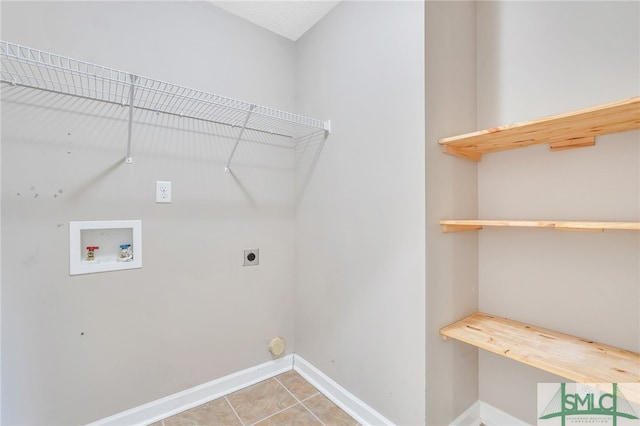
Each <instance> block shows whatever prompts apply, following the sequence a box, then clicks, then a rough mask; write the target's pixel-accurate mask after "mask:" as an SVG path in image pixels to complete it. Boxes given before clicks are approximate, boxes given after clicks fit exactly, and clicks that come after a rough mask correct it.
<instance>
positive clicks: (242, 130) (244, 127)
mask: <svg viewBox="0 0 640 426" xmlns="http://www.w3.org/2000/svg"><path fill="white" fill-rule="evenodd" d="M252 112H253V107H251V108H250V109H249V112H248V113H247V118H246V119H245V120H244V124H243V125H242V128H241V129H240V133H238V137H237V139H236V143H235V145H233V150H232V151H231V155H229V159H228V160H227V165H226V166H225V167H224V171H225V172H227V173H231V168H230V167H229V166H230V165H231V159H232V158H233V156H234V154H235V153H236V149H238V144H239V143H240V139H242V134H243V133H244V130H245V129H246V128H247V123H248V122H249V119H250V118H251V113H252Z"/></svg>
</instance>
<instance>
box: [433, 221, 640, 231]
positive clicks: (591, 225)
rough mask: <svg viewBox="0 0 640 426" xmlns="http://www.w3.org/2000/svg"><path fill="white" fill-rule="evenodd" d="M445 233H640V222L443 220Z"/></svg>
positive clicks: (442, 224)
mask: <svg viewBox="0 0 640 426" xmlns="http://www.w3.org/2000/svg"><path fill="white" fill-rule="evenodd" d="M440 225H441V226H442V231H443V232H456V231H471V230H475V229H482V228H483V227H485V226H492V227H524V228H552V229H556V230H562V231H604V230H621V231H624V230H627V231H640V222H592V221H591V222H590V221H564V220H488V219H458V220H441V221H440Z"/></svg>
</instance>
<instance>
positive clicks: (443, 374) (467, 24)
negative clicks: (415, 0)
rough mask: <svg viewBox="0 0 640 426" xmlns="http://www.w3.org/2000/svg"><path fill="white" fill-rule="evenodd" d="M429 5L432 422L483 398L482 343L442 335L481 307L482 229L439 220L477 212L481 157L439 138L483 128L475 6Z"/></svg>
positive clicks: (429, 404)
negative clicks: (443, 226)
mask: <svg viewBox="0 0 640 426" xmlns="http://www.w3.org/2000/svg"><path fill="white" fill-rule="evenodd" d="M425 8H426V15H425V18H426V19H425V22H426V23H425V28H426V60H425V62H426V70H425V81H426V83H425V85H426V87H425V102H426V120H427V125H426V139H425V143H426V147H425V150H426V236H427V239H426V289H427V290H426V291H427V305H426V313H425V314H426V324H427V329H426V344H427V356H426V365H427V368H426V377H427V399H426V403H427V421H426V424H428V425H444V424H449V423H450V422H451V421H452V420H454V419H455V418H457V417H458V416H459V415H460V414H461V413H462V412H463V411H464V410H466V409H467V408H468V407H469V406H471V405H472V404H473V403H474V402H475V401H476V400H477V399H478V350H477V349H476V348H474V347H472V346H469V345H465V344H463V343H460V342H456V341H452V340H448V341H446V342H445V341H443V340H442V339H441V338H440V334H439V330H440V328H442V327H444V326H445V325H448V324H451V323H452V322H454V321H457V320H458V319H460V318H463V317H464V316H466V315H469V314H471V313H473V312H475V311H477V309H478V235H477V233H474V232H460V233H447V234H443V233H442V231H441V230H440V225H439V224H438V221H439V220H441V219H446V218H461V217H472V218H473V217H476V215H477V203H478V194H477V188H478V182H477V166H476V163H474V162H470V161H467V160H464V159H461V158H457V157H453V156H450V155H446V154H444V153H442V152H441V150H440V146H439V145H438V139H440V138H443V137H447V136H452V135H457V134H461V133H466V132H470V131H474V130H475V129H476V26H475V23H476V10H475V9H476V5H475V2H446V1H435V2H434V1H429V2H426V3H425Z"/></svg>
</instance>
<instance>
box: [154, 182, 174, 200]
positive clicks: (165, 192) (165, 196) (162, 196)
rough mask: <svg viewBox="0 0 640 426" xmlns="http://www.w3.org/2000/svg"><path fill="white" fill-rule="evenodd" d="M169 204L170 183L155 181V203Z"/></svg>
mask: <svg viewBox="0 0 640 426" xmlns="http://www.w3.org/2000/svg"><path fill="white" fill-rule="evenodd" d="M170 202H171V182H167V181H161V180H159V181H156V203H170Z"/></svg>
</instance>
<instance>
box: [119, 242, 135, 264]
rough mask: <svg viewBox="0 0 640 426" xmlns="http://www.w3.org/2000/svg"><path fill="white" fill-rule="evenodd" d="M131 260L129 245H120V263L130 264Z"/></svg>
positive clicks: (131, 254) (131, 252) (131, 253)
mask: <svg viewBox="0 0 640 426" xmlns="http://www.w3.org/2000/svg"><path fill="white" fill-rule="evenodd" d="M132 260H133V251H132V250H131V244H121V245H120V257H119V258H118V261H120V262H131V261H132Z"/></svg>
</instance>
